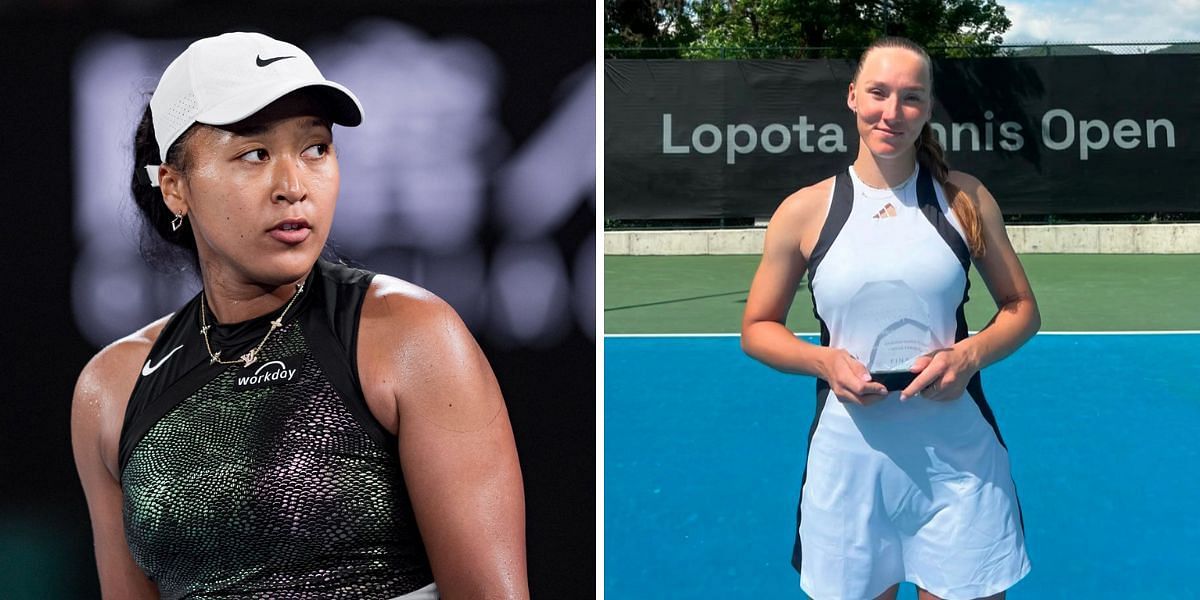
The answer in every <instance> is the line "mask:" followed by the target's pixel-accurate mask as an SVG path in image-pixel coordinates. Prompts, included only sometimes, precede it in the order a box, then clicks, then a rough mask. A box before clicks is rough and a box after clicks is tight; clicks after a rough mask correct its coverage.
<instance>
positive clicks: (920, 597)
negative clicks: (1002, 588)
mask: <svg viewBox="0 0 1200 600" xmlns="http://www.w3.org/2000/svg"><path fill="white" fill-rule="evenodd" d="M891 592H892V597H893V598H895V597H896V588H892V589H891ZM917 600H942V599H941V598H938V597H937V596H934V595H933V594H930V593H929V592H927V591H925V590H923V589H921V588H920V587H918V588H917ZM977 600H1004V592H1000V593H999V594H992V595H991V596H988V597H987V598H978V599H977Z"/></svg>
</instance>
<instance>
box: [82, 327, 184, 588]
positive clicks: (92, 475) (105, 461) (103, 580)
mask: <svg viewBox="0 0 1200 600" xmlns="http://www.w3.org/2000/svg"><path fill="white" fill-rule="evenodd" d="M163 322H165V320H164V321H160V322H158V323H156V324H154V325H151V326H150V327H147V328H146V329H145V330H143V331H141V332H138V333H136V334H134V335H132V336H129V337H128V338H125V339H122V340H120V341H117V342H115V343H113V344H112V345H111V346H108V347H107V348H105V349H104V350H101V351H100V353H98V354H97V355H96V356H95V357H94V358H93V359H92V360H91V361H90V362H89V363H88V364H87V366H86V367H84V369H83V372H82V373H81V374H80V375H79V380H78V381H77V382H76V384H75V395H74V398H73V399H72V403H71V447H72V450H73V452H74V455H75V468H76V470H77V471H78V472H79V481H80V483H81V484H82V485H83V491H84V494H85V496H86V497H87V504H88V513H89V515H90V517H91V521H92V538H93V543H94V545H95V551H96V569H97V571H98V573H99V576H100V591H101V594H102V595H103V597H104V598H106V599H112V600H126V599H130V600H138V599H143V598H145V599H153V598H158V588H157V587H156V586H155V585H154V583H153V582H152V581H150V580H149V579H148V578H147V577H146V575H145V573H143V572H142V570H141V569H140V568H139V567H138V566H137V564H135V563H134V561H133V557H132V555H130V552H129V546H128V544H127V543H126V540H125V526H124V521H123V519H122V505H123V496H122V492H121V483H120V480H119V479H118V477H117V470H118V467H117V446H118V437H119V436H120V433H121V425H122V422H123V420H124V415H125V406H126V404H127V403H128V402H129V395H130V393H131V392H132V391H133V386H134V384H135V383H136V381H137V374H138V373H139V370H140V368H141V364H142V362H143V361H145V360H146V355H147V354H148V353H149V352H150V347H151V346H152V345H153V342H154V336H157V334H158V331H159V330H161V327H162V323H163Z"/></svg>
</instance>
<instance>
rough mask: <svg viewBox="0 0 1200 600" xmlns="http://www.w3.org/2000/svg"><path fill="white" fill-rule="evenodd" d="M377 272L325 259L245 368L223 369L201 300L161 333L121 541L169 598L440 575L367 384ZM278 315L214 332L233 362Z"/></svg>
mask: <svg viewBox="0 0 1200 600" xmlns="http://www.w3.org/2000/svg"><path fill="white" fill-rule="evenodd" d="M372 276H373V274H372V273H368V272H366V271H361V270H357V269H351V268H348V267H345V266H342V265H335V264H332V263H329V262H325V261H318V262H317V264H316V266H315V267H314V268H313V271H312V273H311V274H310V275H309V277H308V280H307V281H306V283H305V286H304V290H303V292H301V294H300V296H299V297H298V298H296V301H295V303H294V304H293V306H292V308H291V309H290V310H288V311H287V314H286V315H284V320H283V326H282V327H281V328H279V329H277V330H276V331H275V332H274V333H272V334H271V336H270V338H269V339H268V340H267V342H266V344H265V345H264V346H263V348H262V350H261V352H260V353H259V358H258V360H257V361H256V362H254V363H253V364H252V365H250V366H249V367H243V366H242V365H240V364H238V365H221V364H213V363H212V362H211V361H210V360H209V354H208V352H207V350H206V349H205V345H204V338H203V337H202V336H201V334H200V310H201V306H202V304H201V301H200V296H199V295H197V296H196V298H193V299H192V300H191V301H190V302H189V303H188V304H187V305H185V306H184V307H183V308H182V309H181V310H180V311H179V312H178V313H176V314H175V316H174V317H172V319H171V320H170V322H169V323H168V324H167V325H166V327H165V328H164V329H163V331H162V334H161V335H159V337H158V340H157V341H156V342H155V344H154V347H153V349H151V351H150V355H149V359H148V360H147V361H146V364H145V365H144V366H143V368H142V372H141V376H140V377H139V379H138V381H137V384H136V386H135V387H134V389H133V394H132V396H131V397H130V399H129V405H128V408H127V409H126V411H125V421H124V425H123V427H122V429H121V437H120V469H121V488H122V490H123V492H124V511H123V512H124V522H125V537H126V539H127V541H128V543H129V549H130V551H131V552H132V555H133V559H134V560H135V561H136V562H137V564H138V566H140V567H141V568H142V570H143V571H145V573H146V574H147V575H148V576H149V577H150V579H152V580H153V581H154V582H155V583H157V584H158V589H159V592H160V593H161V595H162V597H163V598H215V597H220V598H282V599H293V598H294V599H300V598H393V597H395V596H399V595H401V594H405V593H408V592H411V591H413V590H416V589H420V588H421V587H424V586H426V585H428V584H429V583H431V582H433V575H432V572H431V571H430V568H429V561H428V558H427V557H426V554H425V548H424V545H423V543H422V541H421V537H420V534H419V532H418V531H417V525H416V521H415V519H414V517H413V512H412V506H411V504H410V502H409V498H408V492H407V490H406V489H405V486H404V480H403V476H402V473H401V470H400V463H399V460H398V456H397V440H396V438H395V436H393V435H391V434H389V433H388V432H387V431H386V430H385V429H383V427H382V426H381V425H380V424H379V422H378V421H377V420H376V419H375V418H374V417H373V416H372V415H371V413H370V411H369V410H368V408H367V405H366V402H365V400H364V399H363V393H362V389H361V386H360V385H359V381H358V376H357V374H358V369H357V364H356V360H355V348H356V341H357V332H358V318H359V314H360V312H361V309H362V302H363V299H364V298H365V296H366V291H367V288H368V286H369V285H370V281H371V278H372ZM282 310H283V309H282V308H281V309H279V310H277V311H275V312H274V313H271V314H268V315H264V316H261V317H258V318H255V319H251V320H249V321H245V322H242V323H237V324H231V325H216V324H215V323H216V319H215V318H214V317H213V315H212V313H211V312H210V313H207V315H206V317H205V318H206V320H207V322H208V324H209V325H210V327H211V329H210V330H209V339H210V340H211V341H212V345H213V350H214V351H218V350H219V351H221V356H222V357H223V358H231V357H237V356H241V355H242V354H243V353H245V352H246V351H247V350H250V349H251V348H253V347H254V346H256V345H257V344H258V343H259V341H260V340H262V337H263V335H265V334H266V332H267V330H268V329H269V328H270V321H272V320H274V319H277V318H278V317H279V313H280V312H281V311H282Z"/></svg>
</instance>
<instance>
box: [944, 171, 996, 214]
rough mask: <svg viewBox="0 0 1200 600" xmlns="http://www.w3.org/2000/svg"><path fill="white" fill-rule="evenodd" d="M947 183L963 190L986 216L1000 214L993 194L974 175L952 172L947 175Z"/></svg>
mask: <svg viewBox="0 0 1200 600" xmlns="http://www.w3.org/2000/svg"><path fill="white" fill-rule="evenodd" d="M946 181H948V182H949V183H950V184H952V185H954V186H955V187H957V188H958V189H960V190H962V191H963V193H965V194H966V195H967V197H968V198H970V199H971V201H972V202H974V203H975V206H977V207H979V209H980V210H982V211H983V212H984V214H985V216H988V215H991V214H992V213H996V214H998V213H999V212H1000V209H999V207H998V206H997V205H996V199H995V198H994V197H992V193H991V192H990V191H988V189H987V187H986V186H984V185H983V182H982V181H979V179H978V178H976V177H975V176H974V175H971V174H969V173H964V172H962V171H950V173H948V174H947V175H946Z"/></svg>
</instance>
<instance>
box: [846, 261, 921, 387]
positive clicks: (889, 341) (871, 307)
mask: <svg viewBox="0 0 1200 600" xmlns="http://www.w3.org/2000/svg"><path fill="white" fill-rule="evenodd" d="M851 303H852V304H853V306H854V314H855V318H854V319H853V321H854V323H853V325H852V327H853V328H854V329H855V330H856V331H854V332H853V337H851V338H850V339H854V340H860V342H859V343H863V342H870V344H871V346H870V352H869V354H868V355H867V356H860V357H858V358H859V360H861V361H862V362H863V364H864V365H866V367H867V370H868V371H870V372H871V379H872V380H873V381H878V382H880V383H882V384H883V385H884V386H885V387H887V389H888V390H892V391H895V390H902V389H904V388H905V387H907V386H908V384H909V383H912V380H913V379H915V378H916V374H914V373H912V372H911V371H910V370H909V369H911V368H912V366H913V364H914V363H915V362H916V360H917V358H919V357H920V356H921V355H923V354H926V353H928V352H929V351H931V350H934V349H937V348H941V347H942V345H941V343H940V341H939V340H938V339H937V337H936V336H935V335H934V333H933V329H932V328H930V323H931V319H930V315H929V306H928V305H927V304H926V303H925V301H924V300H923V299H921V296H920V295H918V294H917V292H916V291H915V290H913V289H912V288H911V287H909V285H908V284H907V283H905V282H903V281H872V282H868V283H866V284H863V286H862V287H861V288H859V290H858V292H857V293H855V295H854V298H853V299H852V300H851Z"/></svg>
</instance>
